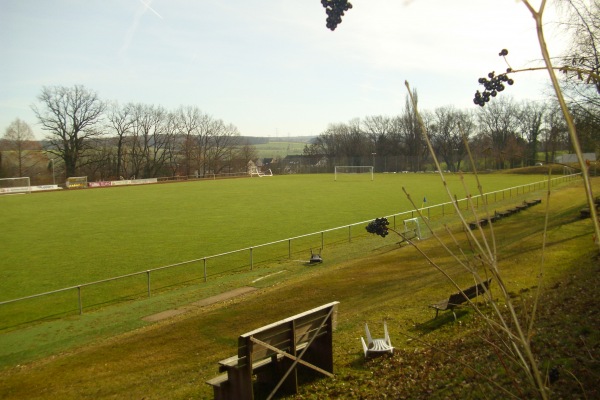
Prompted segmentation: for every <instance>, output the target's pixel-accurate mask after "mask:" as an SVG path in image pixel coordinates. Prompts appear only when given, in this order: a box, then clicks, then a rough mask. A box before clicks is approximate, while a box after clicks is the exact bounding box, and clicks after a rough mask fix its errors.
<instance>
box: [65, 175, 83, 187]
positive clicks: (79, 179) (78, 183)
mask: <svg viewBox="0 0 600 400" xmlns="http://www.w3.org/2000/svg"><path fill="white" fill-rule="evenodd" d="M65 185H66V186H67V189H83V188H86V187H87V176H71V177H68V178H67V182H66V183H65Z"/></svg>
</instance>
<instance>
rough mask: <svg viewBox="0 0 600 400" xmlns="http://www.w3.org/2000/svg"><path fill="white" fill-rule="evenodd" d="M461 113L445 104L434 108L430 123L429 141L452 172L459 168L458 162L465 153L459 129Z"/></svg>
mask: <svg viewBox="0 0 600 400" xmlns="http://www.w3.org/2000/svg"><path fill="white" fill-rule="evenodd" d="M461 117H462V116H461V113H460V112H459V111H458V110H456V109H455V108H454V107H451V106H446V107H439V108H436V109H435V111H434V113H433V121H432V123H431V125H430V128H431V129H430V136H431V142H432V143H433V146H434V149H435V151H436V154H437V155H438V156H439V157H441V158H442V159H443V160H444V162H445V163H446V167H447V168H448V169H449V170H450V171H453V172H456V171H458V170H459V169H460V163H461V160H462V158H463V157H464V155H465V148H464V146H463V138H462V133H461V129H460V123H461V120H462V119H463V118H461Z"/></svg>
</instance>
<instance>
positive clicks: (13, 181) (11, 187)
mask: <svg viewBox="0 0 600 400" xmlns="http://www.w3.org/2000/svg"><path fill="white" fill-rule="evenodd" d="M10 193H28V194H30V193H31V180H30V179H29V177H28V176H22V177H19V178H0V194H10Z"/></svg>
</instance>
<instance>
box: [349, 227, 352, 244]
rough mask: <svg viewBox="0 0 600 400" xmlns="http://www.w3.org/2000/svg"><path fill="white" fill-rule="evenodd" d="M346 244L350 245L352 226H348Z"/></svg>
mask: <svg viewBox="0 0 600 400" xmlns="http://www.w3.org/2000/svg"><path fill="white" fill-rule="evenodd" d="M348 243H352V225H348Z"/></svg>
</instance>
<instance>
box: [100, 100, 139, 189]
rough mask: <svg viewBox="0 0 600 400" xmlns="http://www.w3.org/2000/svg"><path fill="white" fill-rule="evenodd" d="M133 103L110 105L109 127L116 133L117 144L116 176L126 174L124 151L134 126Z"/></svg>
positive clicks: (108, 113)
mask: <svg viewBox="0 0 600 400" xmlns="http://www.w3.org/2000/svg"><path fill="white" fill-rule="evenodd" d="M133 108H134V105H133V104H126V105H125V106H123V107H121V106H119V104H117V103H113V104H111V105H110V106H109V107H108V112H107V116H106V119H107V120H108V127H109V129H110V130H111V131H112V132H113V133H114V134H115V137H114V143H115V146H116V156H115V158H116V160H115V163H114V164H115V165H114V169H113V175H114V176H115V177H117V176H122V175H126V173H125V172H124V166H123V156H124V154H123V152H124V146H125V141H126V138H127V136H128V135H131V129H132V127H133V124H134V121H133Z"/></svg>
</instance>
